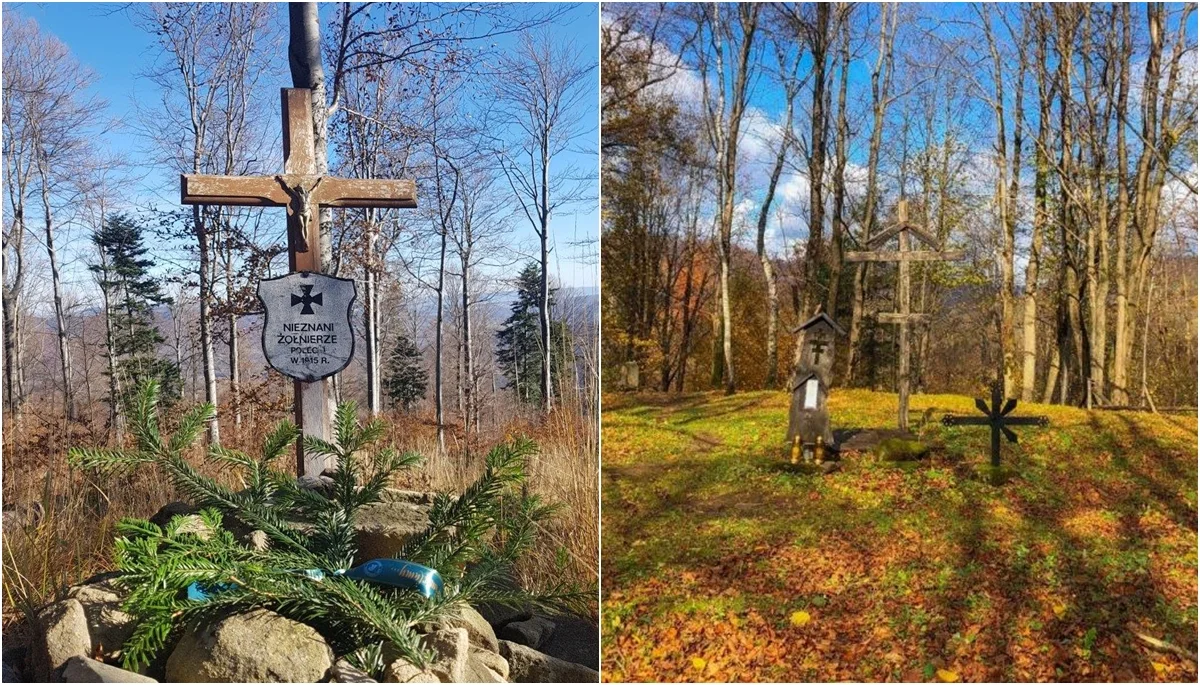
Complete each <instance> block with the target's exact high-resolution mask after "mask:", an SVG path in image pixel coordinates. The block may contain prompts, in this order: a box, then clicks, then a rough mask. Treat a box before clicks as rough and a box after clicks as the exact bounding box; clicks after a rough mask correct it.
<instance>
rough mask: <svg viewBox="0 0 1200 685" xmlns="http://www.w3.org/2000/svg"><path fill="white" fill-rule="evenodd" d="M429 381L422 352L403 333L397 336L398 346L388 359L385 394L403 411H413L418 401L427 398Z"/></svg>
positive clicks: (384, 384) (384, 385) (384, 383)
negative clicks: (426, 390) (426, 391)
mask: <svg viewBox="0 0 1200 685" xmlns="http://www.w3.org/2000/svg"><path fill="white" fill-rule="evenodd" d="M428 380H429V374H428V372H426V371H425V365H424V364H423V363H422V360H421V350H420V349H418V348H417V346H416V345H415V344H413V341H412V340H409V338H408V336H406V335H404V334H403V333H401V334H400V335H398V336H396V344H395V346H394V347H393V348H392V355H391V357H389V358H388V366H387V376H386V377H385V378H384V379H383V392H384V393H386V394H387V396H388V397H390V398H391V400H392V403H393V404H395V405H397V406H399V407H400V408H401V409H402V410H404V411H406V412H407V411H412V408H413V405H414V404H416V403H417V400H419V399H421V398H423V397H425V387H426V385H427V384H428Z"/></svg>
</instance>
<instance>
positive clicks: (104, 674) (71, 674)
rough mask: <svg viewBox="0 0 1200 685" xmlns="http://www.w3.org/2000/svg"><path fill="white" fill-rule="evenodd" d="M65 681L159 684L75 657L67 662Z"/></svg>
mask: <svg viewBox="0 0 1200 685" xmlns="http://www.w3.org/2000/svg"><path fill="white" fill-rule="evenodd" d="M63 680H64V681H66V682H68V683H157V682H158V681H157V680H155V679H154V678H147V677H146V676H144V675H139V674H137V673H134V672H132V671H126V670H125V669H123V668H117V667H116V666H109V665H108V664H106V663H104V662H103V661H96V660H95V659H89V658H87V657H83V656H73V657H71V658H70V659H68V660H67V666H66V668H65V669H63Z"/></svg>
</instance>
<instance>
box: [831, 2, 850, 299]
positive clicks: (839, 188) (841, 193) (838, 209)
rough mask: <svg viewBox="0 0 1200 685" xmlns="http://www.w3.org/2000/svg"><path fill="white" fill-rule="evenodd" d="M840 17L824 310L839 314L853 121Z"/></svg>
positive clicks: (846, 39) (846, 25)
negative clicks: (848, 106)
mask: <svg viewBox="0 0 1200 685" xmlns="http://www.w3.org/2000/svg"><path fill="white" fill-rule="evenodd" d="M844 12H846V14H843V15H842V17H841V32H842V41H841V49H840V50H839V57H838V61H839V63H840V65H841V67H840V69H841V75H840V82H839V85H838V104H837V141H836V143H835V144H834V149H835V152H834V155H835V157H834V160H835V161H834V166H833V217H832V220H833V221H832V227H833V229H832V230H833V233H832V235H831V236H830V239H829V247H830V251H829V288H828V290H827V291H826V294H825V311H826V312H828V313H829V316H831V317H834V318H836V317H837V306H838V296H839V295H840V293H839V291H840V290H841V282H842V259H843V256H842V253H843V251H844V246H843V242H844V240H845V234H846V162H847V161H848V155H849V152H848V150H847V147H848V145H849V139H850V123H849V121H848V119H847V117H846V91H847V89H848V85H849V80H850V79H849V73H850V17H849V10H844Z"/></svg>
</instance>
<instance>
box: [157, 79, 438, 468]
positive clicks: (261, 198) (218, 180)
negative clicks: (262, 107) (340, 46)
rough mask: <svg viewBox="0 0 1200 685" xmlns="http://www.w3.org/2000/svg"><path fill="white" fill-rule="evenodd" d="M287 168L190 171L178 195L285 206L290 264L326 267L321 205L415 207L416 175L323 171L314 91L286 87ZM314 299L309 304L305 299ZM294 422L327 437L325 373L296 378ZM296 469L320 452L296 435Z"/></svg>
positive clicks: (193, 200) (196, 201) (314, 463)
mask: <svg viewBox="0 0 1200 685" xmlns="http://www.w3.org/2000/svg"><path fill="white" fill-rule="evenodd" d="M281 99H282V101H283V173H282V174H276V175H274V176H210V175H206V174H184V175H183V176H182V177H181V179H180V202H182V203H183V204H185V205H226V206H240V207H286V208H287V226H288V258H289V259H288V262H289V266H290V269H291V271H293V272H296V271H307V272H315V273H321V272H322V269H323V266H322V264H321V225H320V224H321V222H320V208H321V207H380V208H407V209H411V208H415V207H416V206H417V195H416V184H415V183H414V182H413V181H411V180H392V179H386V180H381V179H351V178H334V177H332V176H326V175H323V174H319V173H317V163H316V159H317V157H316V146H315V143H314V135H313V119H312V104H311V103H312V99H311V92H310V91H309V90H308V89H305V88H283V89H282V92H281ZM306 306H308V305H306ZM294 392H295V404H296V423H297V425H299V427H300V430H301V431H302V432H303V433H304V434H305V435H315V436H318V437H321V438H325V439H328V438H329V437H330V436H329V410H328V406H327V402H328V399H327V398H328V390H327V387H326V381H325V380H318V381H316V382H312V383H306V382H303V381H296V382H295V386H294ZM296 463H297V466H296V468H297V472H298V474H299V475H314V476H315V475H319V474H320V473H321V471H322V470H324V468H325V467H326V466H327V464H325V463H324V462H323V460H321V459H307V460H306V459H305V456H304V452H303V446H302V441H297V452H296Z"/></svg>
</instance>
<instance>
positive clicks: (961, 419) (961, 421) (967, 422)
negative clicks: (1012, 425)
mask: <svg viewBox="0 0 1200 685" xmlns="http://www.w3.org/2000/svg"><path fill="white" fill-rule="evenodd" d="M991 424H992V420H991V419H990V418H988V417H986V416H943V417H942V425H943V426H990V425H991Z"/></svg>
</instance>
